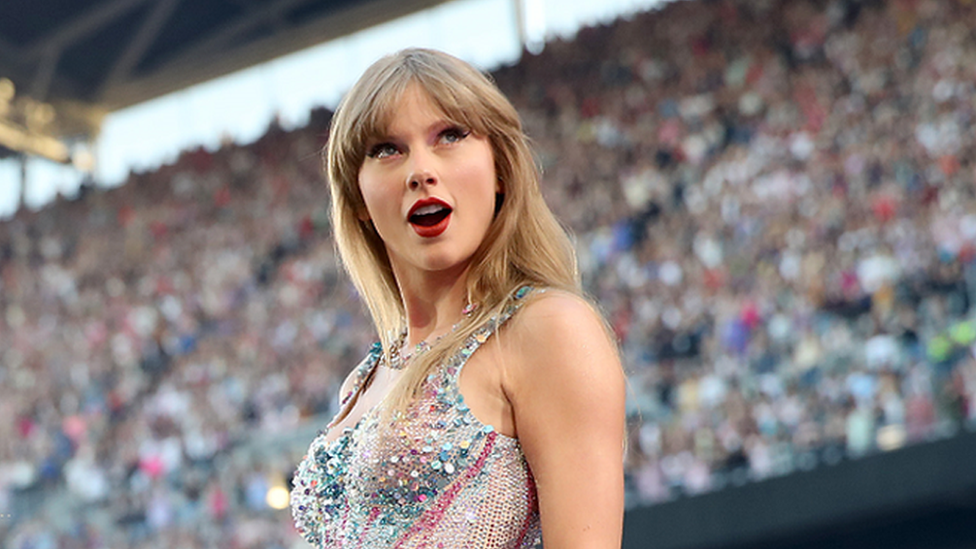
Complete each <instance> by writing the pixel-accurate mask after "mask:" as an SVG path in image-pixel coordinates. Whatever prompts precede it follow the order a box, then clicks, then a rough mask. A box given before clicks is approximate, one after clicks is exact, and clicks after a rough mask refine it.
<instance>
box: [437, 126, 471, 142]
mask: <svg viewBox="0 0 976 549" xmlns="http://www.w3.org/2000/svg"><path fill="white" fill-rule="evenodd" d="M470 134H471V131H470V130H465V129H462V128H448V129H446V130H444V131H442V132H441V136H440V137H441V142H443V143H457V142H458V141H461V140H462V139H464V138H465V137H467V136H468V135H470Z"/></svg>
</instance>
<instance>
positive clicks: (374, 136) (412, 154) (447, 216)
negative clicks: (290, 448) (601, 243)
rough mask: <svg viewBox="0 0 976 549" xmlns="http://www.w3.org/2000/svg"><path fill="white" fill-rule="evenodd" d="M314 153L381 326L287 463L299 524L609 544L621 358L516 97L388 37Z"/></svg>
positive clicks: (430, 538)
mask: <svg viewBox="0 0 976 549" xmlns="http://www.w3.org/2000/svg"><path fill="white" fill-rule="evenodd" d="M326 154H327V164H328V174H329V180H330V186H331V191H332V199H333V203H332V220H333V227H334V230H335V237H336V241H337V244H338V249H339V253H340V255H341V257H342V259H343V261H344V263H345V265H346V268H347V270H348V271H349V274H350V276H351V278H352V280H353V282H354V283H355V285H356V287H357V289H358V290H359V292H360V294H361V295H362V296H363V298H364V299H365V300H366V304H367V306H368V308H369V311H370V313H371V315H372V317H373V321H374V323H375V325H376V328H377V332H378V333H379V334H380V339H381V342H380V343H377V344H376V345H374V346H373V349H371V351H370V353H369V356H367V358H366V359H365V360H364V361H363V363H361V364H360V366H359V367H357V368H356V369H355V370H354V371H353V373H352V374H350V376H349V378H348V379H347V380H346V382H345V383H344V385H343V388H342V391H341V407H340V411H339V413H338V414H337V416H336V417H335V419H333V421H332V422H331V423H330V425H329V427H328V428H327V429H326V430H325V431H324V432H323V433H321V434H320V435H319V437H317V438H316V439H315V440H314V441H313V442H312V445H311V447H310V449H309V453H308V455H307V456H306V457H305V459H304V460H303V461H302V463H301V465H300V466H299V468H298V471H297V473H296V476H295V481H294V489H293V492H292V509H293V513H294V514H295V518H296V525H297V526H298V529H299V531H300V532H301V533H302V534H303V535H304V536H305V537H306V539H307V540H309V542H311V543H312V544H313V545H315V546H319V547H367V548H379V547H446V548H468V547H484V548H509V547H512V548H514V547H532V546H534V545H535V544H536V543H537V541H538V538H539V537H540V534H541V537H542V538H544V539H545V546H546V548H547V549H559V548H574V547H587V548H603V547H619V546H620V538H621V529H622V528H621V524H622V516H623V470H622V467H623V465H622V445H623V435H624V388H623V387H624V380H623V374H622V369H621V367H620V364H619V361H618V359H617V355H616V350H615V347H614V345H613V344H612V342H611V341H610V339H609V337H608V336H607V331H606V330H605V327H604V324H603V322H602V320H601V318H600V317H599V315H598V314H597V313H595V312H594V309H593V308H592V307H591V306H590V305H589V304H588V303H587V302H586V301H585V300H584V299H582V298H581V297H580V288H579V282H578V280H577V274H576V264H575V257H574V255H573V251H572V247H571V244H570V242H569V239H568V238H567V236H566V234H565V233H564V232H563V230H562V229H561V227H560V226H559V224H558V223H557V222H556V220H555V218H554V217H553V215H552V213H551V212H550V211H549V209H548V208H547V207H546V205H545V203H544V202H543V200H542V196H541V193H540V191H539V176H538V172H537V170H536V168H535V165H534V163H533V161H532V156H531V153H530V151H529V148H528V146H527V143H526V137H525V136H524V134H523V133H522V129H521V122H520V120H519V118H518V115H517V113H516V112H515V109H514V108H513V107H512V105H511V104H510V103H509V102H508V100H507V99H505V97H504V96H503V95H502V94H501V93H500V92H499V91H498V89H497V88H496V87H495V86H494V85H493V84H492V83H491V82H490V81H489V80H488V79H487V78H486V77H485V76H484V75H483V74H481V73H480V72H479V71H477V70H476V69H474V68H473V67H471V66H470V65H467V64H466V63H464V62H462V61H460V60H458V59H456V58H454V57H451V56H449V55H447V54H444V53H441V52H437V51H431V50H421V49H410V50H405V51H402V52H400V53H398V54H396V55H392V56H389V57H386V58H383V59H381V60H379V61H377V62H376V63H375V64H374V65H372V66H371V67H370V68H369V69H367V71H366V72H365V74H364V75H363V76H362V77H361V78H360V80H359V81H358V82H357V83H356V85H355V86H354V87H353V88H352V90H351V91H350V92H349V93H348V95H347V96H346V97H345V99H344V100H343V102H342V104H341V105H340V106H339V108H338V110H337V112H336V114H335V117H334V118H333V121H332V127H331V131H330V137H329V145H328V149H327V153H326ZM476 351H477V352H476Z"/></svg>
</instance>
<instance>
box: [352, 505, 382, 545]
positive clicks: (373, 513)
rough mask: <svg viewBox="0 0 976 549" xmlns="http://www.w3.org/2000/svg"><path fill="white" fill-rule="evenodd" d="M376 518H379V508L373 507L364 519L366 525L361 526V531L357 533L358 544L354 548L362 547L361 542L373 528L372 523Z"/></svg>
mask: <svg viewBox="0 0 976 549" xmlns="http://www.w3.org/2000/svg"><path fill="white" fill-rule="evenodd" d="M378 516H380V508H379V507H373V508H372V509H370V510H369V517H367V518H366V524H365V525H363V531H362V532H360V533H359V543H358V544H357V545H356V547H363V542H364V541H366V533H367V532H369V529H370V528H371V527H372V526H373V523H374V522H376V517H378Z"/></svg>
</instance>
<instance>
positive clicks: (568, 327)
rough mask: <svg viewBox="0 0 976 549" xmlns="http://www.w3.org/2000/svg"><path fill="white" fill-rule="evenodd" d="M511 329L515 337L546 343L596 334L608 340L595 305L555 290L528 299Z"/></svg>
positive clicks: (564, 291) (533, 293) (540, 292)
mask: <svg viewBox="0 0 976 549" xmlns="http://www.w3.org/2000/svg"><path fill="white" fill-rule="evenodd" d="M511 324H512V326H511V328H510V329H509V331H510V332H512V335H513V336H516V337H518V336H521V338H522V339H526V338H528V339H531V340H533V341H535V342H536V343H547V342H555V343H558V342H560V341H563V340H566V339H574V338H575V337H576V336H579V335H581V334H587V333H591V332H595V335H597V336H599V337H602V338H607V337H608V336H609V332H608V331H607V330H606V328H605V324H604V322H603V317H602V315H601V314H600V313H599V311H598V310H597V308H596V306H595V305H594V304H593V303H591V302H590V301H589V300H587V299H585V298H583V297H582V296H580V295H578V294H575V293H573V292H569V291H566V290H560V289H555V288H545V289H540V290H536V291H534V292H532V293H531V294H530V295H529V296H527V299H526V302H525V303H524V304H523V305H522V307H521V310H520V311H519V313H518V314H517V315H514V317H513V318H512V322H511Z"/></svg>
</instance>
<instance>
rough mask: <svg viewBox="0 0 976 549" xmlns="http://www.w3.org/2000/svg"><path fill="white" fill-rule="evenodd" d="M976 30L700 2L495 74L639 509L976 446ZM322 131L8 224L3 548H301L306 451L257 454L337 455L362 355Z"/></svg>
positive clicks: (84, 195)
mask: <svg viewBox="0 0 976 549" xmlns="http://www.w3.org/2000/svg"><path fill="white" fill-rule="evenodd" d="M971 28H976V3H974V2H971V1H968V0H945V1H938V0H890V1H881V0H862V1H857V0H807V1H790V2H786V1H783V0H715V1H697V0H695V1H684V2H675V3H671V4H668V5H667V6H666V7H665V8H663V9H661V10H659V11H653V12H649V13H644V14H638V15H635V16H633V17H632V18H629V19H626V20H618V21H616V22H614V23H613V24H611V25H607V26H601V27H593V28H587V29H583V30H582V31H580V32H579V34H578V35H577V36H576V37H575V38H574V39H573V40H559V41H554V42H550V43H549V44H547V46H546V49H545V51H543V52H542V53H541V54H539V55H535V56H532V55H528V54H526V55H525V56H523V58H522V60H521V61H520V62H519V63H518V64H517V65H515V66H512V67H507V68H503V69H500V70H498V71H496V72H495V73H494V77H495V78H496V80H497V81H498V83H499V85H500V87H501V88H502V89H503V91H505V92H506V93H507V94H508V95H509V96H510V97H511V98H512V100H513V102H514V103H515V104H516V106H517V107H518V108H519V110H520V112H521V113H522V114H523V117H524V120H525V123H526V128H527V131H528V133H529V135H530V136H531V137H532V138H533V140H534V141H535V144H536V147H537V150H538V152H539V161H540V164H541V166H542V167H543V170H544V191H545V193H546V194H547V198H548V200H549V202H550V204H551V205H552V206H553V209H554V210H555V211H556V212H557V214H558V215H559V217H560V218H561V219H562V220H563V221H564V222H565V223H566V225H567V226H568V227H569V228H571V229H572V231H573V232H574V234H575V235H576V240H577V245H578V246H577V247H578V251H579V255H580V260H581V269H582V275H583V280H584V284H585V286H586V289H587V291H588V292H590V294H591V295H593V296H594V298H595V299H596V300H597V301H598V302H599V303H600V305H601V306H602V307H603V308H604V310H605V312H606V313H607V315H608V318H609V320H610V323H611V326H612V328H613V330H614V331H615V333H616V335H617V336H618V338H619V341H620V348H621V352H622V353H623V356H624V363H625V365H626V368H627V370H628V374H629V376H630V380H631V381H630V385H631V395H630V399H629V404H628V413H629V414H630V419H631V421H630V425H631V444H630V445H629V448H628V453H627V456H626V460H627V475H628V502H629V504H631V505H636V504H652V503H656V502H663V501H668V500H670V499H672V498H675V497H681V496H683V495H691V494H696V493H702V492H707V491H710V490H716V489H721V488H723V487H725V486H727V485H736V484H742V483H746V482H750V481H755V480H761V479H764V478H768V477H772V476H777V475H783V474H788V473H790V472H792V471H795V470H798V469H811V468H814V467H817V466H819V465H821V464H830V463H836V462H838V461H840V460H842V459H851V458H857V457H859V456H863V455H867V454H870V453H872V452H878V451H886V450H892V449H895V448H898V447H901V446H903V445H904V444H910V443H917V442H922V441H926V440H931V439H933V438H938V437H944V436H951V435H952V434H953V433H955V432H957V431H958V430H960V429H968V428H972V426H973V425H974V420H976V359H974V351H976V347H974V344H976V320H974V316H973V310H972V307H971V303H972V300H973V299H974V298H976V214H974V213H973V212H976V191H974V189H976V181H974V180H976V156H974V153H976V143H974V140H973V136H972V135H971V132H969V131H967V130H965V128H968V127H970V125H971V123H972V118H973V116H974V113H976V103H974V100H973V98H974V97H976V93H974V92H976V89H974V88H976V34H974V33H973V32H972V31H971V30H970V29H971ZM328 121H329V113H328V112H327V111H325V110H320V111H316V112H315V113H313V115H312V117H311V120H310V123H309V125H308V126H307V127H305V128H303V129H299V130H295V131H288V132H286V131H283V130H282V129H280V128H279V127H278V126H277V125H272V127H271V129H269V131H268V132H267V134H266V135H265V136H264V137H263V138H262V139H260V140H259V141H258V142H256V143H253V144H250V145H243V146H241V145H235V144H230V143H228V144H226V145H225V146H224V147H222V148H221V149H220V150H218V151H216V152H213V153H211V152H208V151H205V150H197V151H188V152H185V153H184V154H182V155H181V156H180V158H179V159H178V160H177V161H176V162H175V163H174V164H172V165H169V166H164V167H162V168H160V169H158V170H157V171H155V172H152V173H146V174H133V175H132V176H131V177H130V178H129V180H128V182H127V183H126V184H125V185H123V186H122V187H120V188H117V189H112V190H102V189H97V188H95V187H93V186H92V187H86V188H84V189H83V192H81V193H80V195H79V197H78V198H76V199H72V200H65V199H62V200H59V201H58V202H57V203H56V204H53V205H51V206H48V207H46V208H45V209H43V210H41V211H38V212H29V211H21V212H19V213H18V214H17V215H16V216H15V217H14V218H13V219H11V220H8V221H5V222H3V223H0V312H2V314H0V358H2V365H3V368H2V369H0V391H2V394H3V399H2V400H0V411H2V412H3V414H2V416H0V417H2V418H3V420H2V421H0V440H2V441H3V443H2V444H0V514H9V515H11V516H12V517H13V519H11V520H0V538H3V539H6V540H7V541H6V545H5V546H6V547H11V548H16V549H26V548H28V547H31V548H45V547H64V548H74V547H78V548H99V547H133V548H135V547H138V548H143V547H145V548H150V547H171V546H181V547H183V546H185V547H228V548H250V547H289V546H292V545H293V544H295V543H296V542H297V538H296V535H295V534H294V532H293V530H292V527H291V524H290V521H289V519H288V516H287V512H285V511H275V510H273V509H272V508H271V507H269V505H268V503H267V502H266V501H265V495H266V493H267V492H268V489H269V488H270V487H272V486H275V485H284V484H286V483H287V481H288V477H289V475H290V473H291V469H292V468H293V467H294V464H295V463H297V461H298V459H299V458H300V456H301V453H302V452H304V449H305V448H304V445H305V444H307V441H308V440H309V438H310V437H301V440H298V441H297V443H295V444H285V445H283V446H282V449H281V451H280V452H277V453H276V454H275V455H274V457H273V458H265V457H261V458H259V457H256V456H257V454H254V453H253V452H249V451H247V449H248V448H251V447H252V446H253V444H249V443H253V440H254V439H255V437H257V436H263V435H265V434H266V435H268V436H272V435H274V434H276V433H277V434H279V436H284V435H283V434H287V433H289V432H294V431H295V430H297V429H301V428H302V427H307V426H308V425H310V424H314V425H319V426H321V425H322V424H324V422H325V421H326V419H324V418H327V417H328V416H329V414H330V413H331V412H332V407H333V405H334V400H335V399H334V395H335V393H336V391H337V386H338V383H339V382H340V381H341V379H342V377H343V376H344V374H345V372H346V371H347V370H348V369H349V368H351V367H352V365H353V364H355V363H356V362H357V361H358V360H359V357H360V355H361V354H362V353H364V352H365V350H366V348H367V347H368V345H369V343H370V342H371V339H372V337H371V327H370V325H369V323H368V321H367V319H366V318H365V316H364V314H363V311H362V309H361V307H360V305H359V304H358V300H357V298H356V296H355V295H354V291H353V290H352V288H351V285H350V284H349V283H348V281H347V280H346V279H345V277H344V275H343V274H342V272H341V268H340V266H339V265H338V264H337V260H336V257H335V255H334V251H333V245H332V241H331V238H330V233H329V227H328V221H327V216H326V213H327V207H328V206H327V204H328V197H327V193H326V189H325V186H324V184H323V182H322V175H321V166H320V157H319V153H318V150H319V149H320V148H321V146H322V145H323V139H324V135H325V134H326V132H327V127H328ZM286 439H287V437H286V436H284V438H282V440H286ZM66 505H67V506H72V505H73V507H71V509H72V512H70V513H58V512H57V511H58V510H59V509H61V510H63V509H65V507H64V506H66ZM59 506H60V507H59ZM28 508H30V511H31V512H30V513H27V512H26V511H25V510H26V509H28ZM20 515H23V516H22V517H21V516H20ZM18 517H19V518H18Z"/></svg>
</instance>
